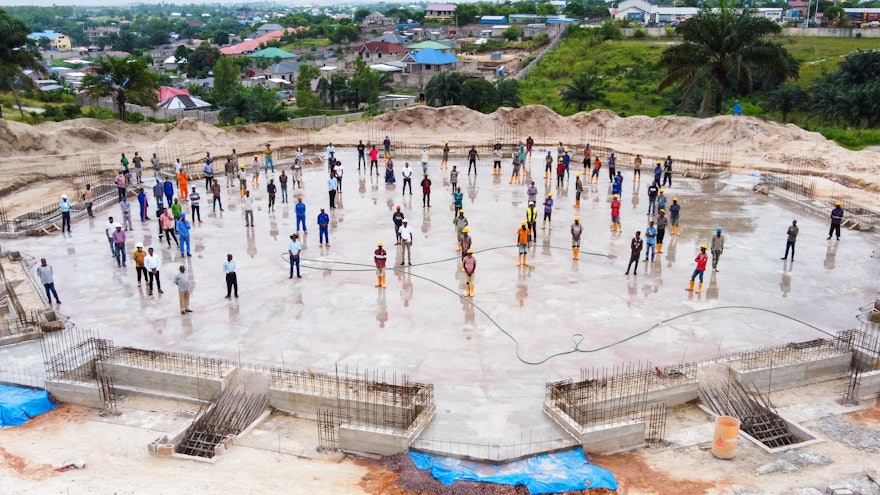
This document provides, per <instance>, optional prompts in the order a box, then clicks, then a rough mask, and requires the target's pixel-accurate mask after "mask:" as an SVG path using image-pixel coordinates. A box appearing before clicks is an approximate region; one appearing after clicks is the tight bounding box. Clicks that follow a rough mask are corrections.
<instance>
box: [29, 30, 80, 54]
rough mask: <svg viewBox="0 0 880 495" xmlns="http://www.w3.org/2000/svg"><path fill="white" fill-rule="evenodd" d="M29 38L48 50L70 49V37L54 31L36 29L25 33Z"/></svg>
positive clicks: (62, 50) (63, 50)
mask: <svg viewBox="0 0 880 495" xmlns="http://www.w3.org/2000/svg"><path fill="white" fill-rule="evenodd" d="M27 37H28V39H29V40H33V41H35V42H36V43H37V46H41V47H45V48H46V49H48V50H53V51H61V52H66V51H70V37H68V36H67V35H66V34H61V33H57V32H55V31H49V30H46V31H38V32H34V33H31V34H29V35H27Z"/></svg>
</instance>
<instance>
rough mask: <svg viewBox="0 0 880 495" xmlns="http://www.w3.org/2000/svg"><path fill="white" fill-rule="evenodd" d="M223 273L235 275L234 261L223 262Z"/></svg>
mask: <svg viewBox="0 0 880 495" xmlns="http://www.w3.org/2000/svg"><path fill="white" fill-rule="evenodd" d="M223 273H235V260H230V261H224V262H223Z"/></svg>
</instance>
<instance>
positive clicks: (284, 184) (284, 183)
mask: <svg viewBox="0 0 880 495" xmlns="http://www.w3.org/2000/svg"><path fill="white" fill-rule="evenodd" d="M278 185H279V186H281V202H282V203H287V174H285V173H284V170H282V171H281V175H279V176H278Z"/></svg>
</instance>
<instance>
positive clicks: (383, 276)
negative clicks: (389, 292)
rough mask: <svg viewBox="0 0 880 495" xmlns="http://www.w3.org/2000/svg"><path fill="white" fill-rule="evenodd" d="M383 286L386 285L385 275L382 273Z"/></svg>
mask: <svg viewBox="0 0 880 495" xmlns="http://www.w3.org/2000/svg"><path fill="white" fill-rule="evenodd" d="M385 287H388V286H387V285H386V284H385V275H382V288H383V289H384V288H385Z"/></svg>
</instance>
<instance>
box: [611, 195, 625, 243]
mask: <svg viewBox="0 0 880 495" xmlns="http://www.w3.org/2000/svg"><path fill="white" fill-rule="evenodd" d="M618 231H620V233H621V234H622V233H623V225H622V224H621V223H620V196H618V195H616V194H615V195H614V196H613V198H612V199H611V232H618Z"/></svg>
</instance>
